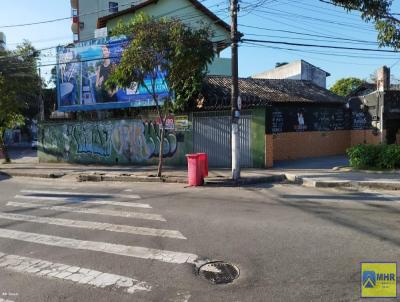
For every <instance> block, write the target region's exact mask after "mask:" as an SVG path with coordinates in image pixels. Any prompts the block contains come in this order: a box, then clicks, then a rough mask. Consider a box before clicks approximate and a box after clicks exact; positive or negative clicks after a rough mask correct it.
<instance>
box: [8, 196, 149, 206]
mask: <svg viewBox="0 0 400 302" xmlns="http://www.w3.org/2000/svg"><path fill="white" fill-rule="evenodd" d="M14 198H15V199H31V200H51V201H64V202H70V203H83V202H87V203H93V204H101V205H111V206H121V207H131V208H143V209H151V206H150V205H148V204H146V203H133V202H120V201H111V200H110V201H108V200H90V199H89V200H88V199H85V198H77V197H72V198H68V197H53V196H29V195H15V196H14Z"/></svg>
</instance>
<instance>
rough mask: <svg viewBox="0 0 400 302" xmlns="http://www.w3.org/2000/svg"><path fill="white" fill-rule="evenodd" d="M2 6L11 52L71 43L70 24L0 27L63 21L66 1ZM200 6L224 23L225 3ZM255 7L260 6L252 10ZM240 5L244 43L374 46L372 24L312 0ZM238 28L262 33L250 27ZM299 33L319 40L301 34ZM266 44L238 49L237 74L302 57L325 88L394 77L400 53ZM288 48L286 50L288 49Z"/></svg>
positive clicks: (211, 0) (47, 59) (0, 21)
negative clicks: (321, 73) (384, 72)
mask: <svg viewBox="0 0 400 302" xmlns="http://www.w3.org/2000/svg"><path fill="white" fill-rule="evenodd" d="M171 1H173V0H171ZM3 2H4V3H2V10H1V11H0V31H3V32H4V33H5V34H6V36H7V44H8V47H9V48H14V47H15V45H16V43H20V42H22V41H23V40H24V39H27V40H30V41H32V42H33V44H34V45H35V46H36V47H37V48H39V49H41V48H46V47H51V46H56V45H58V44H65V43H68V42H70V41H71V39H72V33H71V29H70V27H71V20H64V21H58V22H54V23H49V24H42V25H35V26H29V27H15V28H4V27H2V26H4V25H12V24H21V23H29V22H36V21H41V20H48V19H57V18H63V17H68V16H70V1H69V0H56V1H55V0H40V1H32V0H13V1H3ZM203 3H204V4H205V5H206V6H208V7H209V8H210V9H211V10H212V11H214V12H215V13H216V14H217V15H219V16H220V17H221V18H223V19H224V20H225V21H227V22H228V23H229V11H228V4H229V1H228V0H223V1H221V0H205V1H203ZM258 3H264V4H263V5H262V6H256V4H258ZM241 7H242V11H241V14H240V17H239V25H240V26H239V30H240V31H241V32H242V33H244V34H245V36H246V38H248V39H262V40H273V41H285V42H294V43H309V44H323V45H335V46H347V47H362V48H376V47H377V46H376V45H375V44H373V42H376V31H375V30H374V27H373V25H372V24H368V23H365V22H363V21H362V20H361V19H360V17H359V15H358V14H357V13H351V14H348V13H346V12H345V11H344V10H343V9H341V8H336V7H334V6H332V5H329V4H325V3H322V2H320V1H318V0H264V1H263V0H246V1H244V0H243V1H241ZM394 11H396V12H400V3H395V5H394ZM244 25H245V26H253V27H260V28H265V29H255V28H250V27H245V26H244ZM266 29H269V30H266ZM277 30H279V31H291V32H297V33H299V34H293V33H287V32H279V31H277ZM300 34H303V35H300ZM304 34H308V35H310V34H311V35H315V36H324V37H315V36H305V35H304ZM325 36H329V37H330V38H329V39H328V38H326V37H325ZM337 37H339V38H346V39H350V40H351V39H355V40H362V41H370V42H372V43H361V42H350V41H347V42H346V41H342V42H340V41H339V40H337V39H336V38H337ZM306 39H307V40H306ZM267 46H272V47H274V48H267V47H264V46H261V47H260V46H256V45H250V44H246V45H242V46H241V47H240V52H239V58H240V59H239V68H240V69H239V72H240V76H243V77H246V76H250V75H253V74H256V73H259V72H262V71H265V70H268V69H271V68H273V67H274V66H275V63H276V62H291V61H294V60H299V59H304V60H306V61H309V62H310V63H312V64H314V65H316V66H318V67H320V68H322V69H324V70H326V71H328V72H330V73H331V74H332V76H331V77H330V78H329V79H328V85H331V84H332V83H334V82H335V81H336V80H337V79H340V78H342V77H349V76H354V77H359V78H364V79H368V78H369V76H370V74H372V73H373V72H374V71H375V70H376V69H377V68H378V67H380V66H382V65H387V66H393V64H396V63H397V64H396V65H394V66H393V67H392V74H393V75H394V76H395V77H396V78H398V79H400V55H398V54H390V53H370V52H368V53H366V52H357V51H349V50H330V49H318V48H306V47H295V46H285V45H267ZM276 48H284V49H276ZM288 48H290V49H292V50H288ZM43 56H44V58H43V60H42V62H43V64H46V63H51V62H52V61H53V60H54V52H53V51H52V50H46V51H44V52H43ZM223 56H229V50H227V51H225V52H224V54H223ZM43 73H44V74H45V75H46V74H47V75H48V73H49V68H44V70H43Z"/></svg>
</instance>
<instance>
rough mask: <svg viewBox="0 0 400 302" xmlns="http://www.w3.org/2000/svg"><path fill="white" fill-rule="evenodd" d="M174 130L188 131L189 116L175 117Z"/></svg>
mask: <svg viewBox="0 0 400 302" xmlns="http://www.w3.org/2000/svg"><path fill="white" fill-rule="evenodd" d="M175 130H176V131H190V130H191V129H190V122H189V116H187V115H178V116H175Z"/></svg>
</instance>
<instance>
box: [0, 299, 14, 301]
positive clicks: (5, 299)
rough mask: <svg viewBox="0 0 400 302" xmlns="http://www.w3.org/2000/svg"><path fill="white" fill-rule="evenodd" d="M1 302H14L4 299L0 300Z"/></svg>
mask: <svg viewBox="0 0 400 302" xmlns="http://www.w3.org/2000/svg"><path fill="white" fill-rule="evenodd" d="M0 302H14V301H13V300H7V299H5V300H4V299H2V298H0Z"/></svg>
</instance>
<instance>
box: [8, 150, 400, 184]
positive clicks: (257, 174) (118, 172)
mask: <svg viewBox="0 0 400 302" xmlns="http://www.w3.org/2000/svg"><path fill="white" fill-rule="evenodd" d="M18 154H20V156H19V157H15V158H14V161H13V163H12V164H0V173H2V174H6V175H8V176H11V177H12V176H25V177H40V178H61V177H73V178H75V179H77V180H80V181H130V182H170V183H187V169H186V167H181V168H177V167H168V166H167V167H165V168H164V173H163V175H164V176H163V178H161V179H160V178H158V177H156V173H157V167H156V166H97V165H76V164H65V163H64V164H61V163H60V164H45V163H40V164H39V163H38V162H37V158H35V157H34V156H32V154H30V153H29V152H27V154H28V156H27V154H25V153H22V155H21V153H18ZM346 165H348V161H347V159H346V158H345V157H344V156H331V157H321V158H313V159H303V160H296V161H286V162H280V163H279V162H278V163H277V164H276V166H275V168H274V169H243V170H242V173H241V176H242V179H241V181H240V182H239V183H238V184H234V183H233V182H232V181H231V170H230V169H213V168H211V169H210V172H209V177H208V178H206V184H209V185H221V186H223V185H229V186H232V185H250V184H258V183H271V182H279V181H280V182H283V181H289V182H292V183H296V184H300V185H303V186H308V187H320V188H335V187H336V188H340V187H347V188H355V189H359V188H372V189H385V190H400V172H396V171H393V172H385V173H382V172H379V173H378V172H371V171H351V170H350V169H340V168H339V169H338V168H337V166H346Z"/></svg>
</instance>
